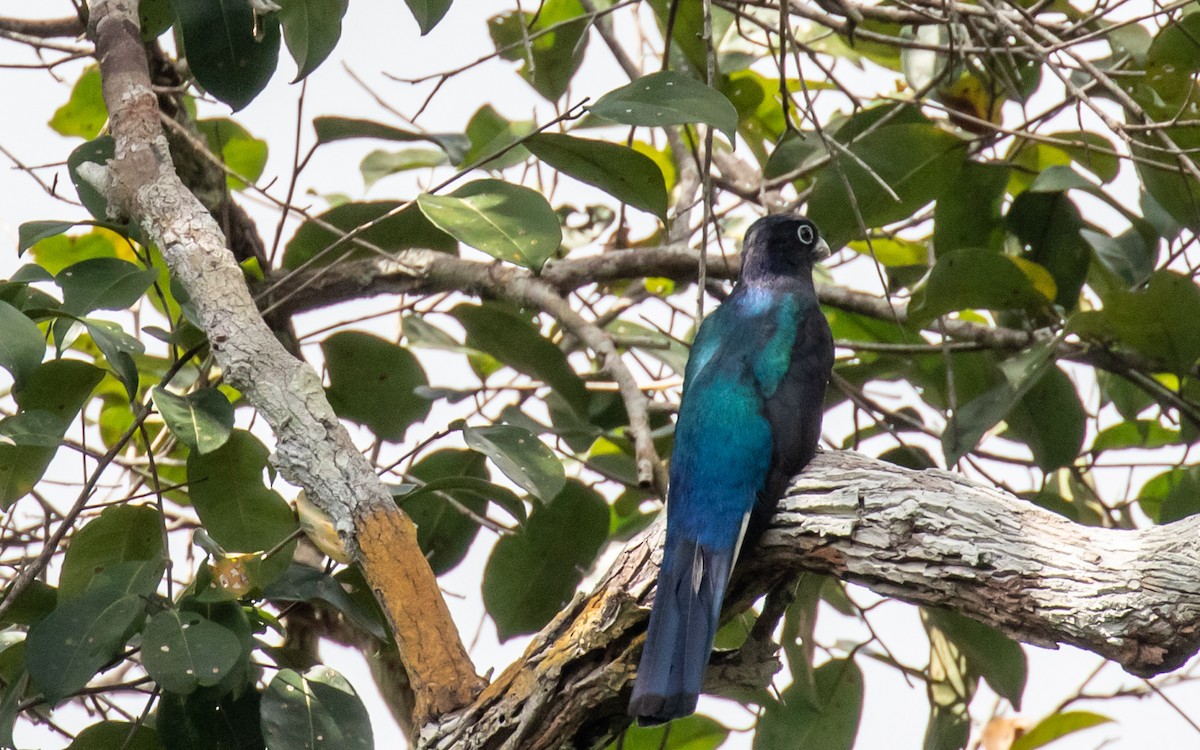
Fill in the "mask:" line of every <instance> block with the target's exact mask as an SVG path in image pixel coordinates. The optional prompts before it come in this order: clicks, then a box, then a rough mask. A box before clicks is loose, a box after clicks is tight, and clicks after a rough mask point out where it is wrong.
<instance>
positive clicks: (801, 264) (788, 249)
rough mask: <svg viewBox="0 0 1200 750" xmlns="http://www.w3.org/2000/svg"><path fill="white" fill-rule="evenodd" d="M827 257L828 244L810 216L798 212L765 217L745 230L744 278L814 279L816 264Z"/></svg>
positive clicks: (763, 279)
mask: <svg viewBox="0 0 1200 750" xmlns="http://www.w3.org/2000/svg"><path fill="white" fill-rule="evenodd" d="M828 257H829V245H827V244H825V240H823V239H821V233H820V232H818V231H817V227H816V225H815V224H813V223H812V222H811V221H809V220H808V219H806V218H804V217H803V216H797V215H796V214H775V215H774V216H764V217H763V218H761V219H759V220H758V221H756V222H754V223H753V224H751V225H750V229H749V230H747V231H746V240H745V242H744V243H743V246H742V281H746V282H751V283H753V282H755V281H770V280H772V279H776V278H798V279H809V280H811V279H812V268H813V264H814V263H816V262H817V261H819V260H821V259H822V258H828Z"/></svg>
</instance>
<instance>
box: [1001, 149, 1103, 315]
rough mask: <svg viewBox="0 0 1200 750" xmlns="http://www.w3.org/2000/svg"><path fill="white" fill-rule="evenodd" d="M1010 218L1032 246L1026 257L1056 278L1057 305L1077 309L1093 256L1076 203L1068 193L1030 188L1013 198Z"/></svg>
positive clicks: (1024, 241) (1019, 235) (1025, 242)
mask: <svg viewBox="0 0 1200 750" xmlns="http://www.w3.org/2000/svg"><path fill="white" fill-rule="evenodd" d="M1043 174H1047V173H1043ZM1089 185H1090V183H1089ZM1006 220H1007V222H1008V226H1009V228H1010V229H1012V231H1013V233H1014V234H1016V235H1017V238H1018V239H1019V240H1020V241H1021V244H1022V245H1023V246H1024V247H1026V248H1027V249H1028V252H1027V253H1026V255H1025V256H1024V257H1025V258H1027V259H1028V260H1031V261H1033V262H1034V263H1037V264H1038V265H1040V266H1042V267H1044V268H1045V269H1046V270H1048V271H1049V272H1050V274H1051V275H1052V276H1053V277H1054V283H1055V285H1056V287H1057V290H1058V294H1057V296H1056V297H1055V299H1054V302H1055V304H1058V305H1061V306H1062V307H1063V308H1064V309H1066V310H1073V309H1075V307H1077V306H1078V303H1079V293H1080V290H1082V288H1083V282H1084V279H1086V278H1087V271H1088V261H1089V259H1090V258H1091V253H1090V252H1089V247H1088V244H1087V243H1086V242H1085V241H1084V239H1083V237H1082V236H1081V235H1080V230H1081V229H1082V228H1083V218H1082V217H1081V216H1080V215H1079V210H1078V209H1077V208H1075V204H1074V203H1072V202H1071V199H1070V198H1068V197H1067V194H1066V193H1064V192H1046V193H1042V192H1035V191H1034V190H1027V191H1025V192H1023V193H1021V194H1020V195H1018V196H1017V197H1016V198H1015V199H1014V200H1013V203H1012V207H1010V208H1009V210H1008V215H1007V217H1006Z"/></svg>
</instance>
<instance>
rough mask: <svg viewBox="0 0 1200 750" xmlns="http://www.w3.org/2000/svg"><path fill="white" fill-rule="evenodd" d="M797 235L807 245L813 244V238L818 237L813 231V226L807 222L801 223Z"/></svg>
mask: <svg viewBox="0 0 1200 750" xmlns="http://www.w3.org/2000/svg"><path fill="white" fill-rule="evenodd" d="M796 236H797V237H799V238H800V241H801V242H803V243H804V244H805V245H811V244H812V243H813V240H815V239H816V235H815V233H814V232H813V228H812V227H810V226H809V225H807V224H801V225H800V228H799V229H797V230H796Z"/></svg>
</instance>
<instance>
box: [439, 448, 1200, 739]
mask: <svg viewBox="0 0 1200 750" xmlns="http://www.w3.org/2000/svg"><path fill="white" fill-rule="evenodd" d="M662 532H663V528H662V524H661V523H659V524H656V525H655V526H654V527H652V528H651V529H650V530H648V531H647V532H645V533H644V534H643V535H641V536H640V537H638V538H637V539H635V540H634V541H633V542H631V543H630V544H629V545H628V546H627V547H626V549H625V550H624V551H623V552H622V554H621V555H620V557H618V559H617V561H616V562H615V563H614V564H613V566H612V568H611V569H610V570H609V571H608V573H607V574H606V575H605V577H604V578H603V580H602V581H601V582H600V583H599V584H598V585H597V587H596V589H595V591H594V592H593V593H592V594H591V595H590V596H587V597H579V598H577V599H576V601H575V602H573V603H572V604H571V605H570V606H569V607H568V608H567V609H566V611H564V612H563V613H562V614H561V615H560V616H559V617H558V618H556V619H555V621H554V622H552V623H551V624H550V625H548V626H547V627H546V628H545V629H544V630H543V631H542V632H541V633H539V634H538V635H537V636H535V637H534V639H533V641H532V642H531V643H530V645H529V648H528V649H527V650H526V652H525V654H524V655H523V656H522V657H521V659H520V660H518V661H517V662H516V663H514V664H512V665H511V666H510V667H509V668H508V669H506V670H505V671H504V673H503V674H501V675H500V676H499V677H498V678H497V679H496V680H495V681H494V682H493V683H492V684H491V685H490V686H489V687H488V688H487V689H486V690H485V691H484V692H483V693H482V694H481V695H480V696H479V699H478V700H477V701H476V702H475V703H474V704H473V705H472V706H470V707H469V708H467V709H466V710H464V711H463V712H461V713H459V714H455V715H450V716H446V717H443V718H442V719H441V720H440V721H439V722H437V723H432V724H429V725H427V726H425V727H424V728H423V730H422V732H421V735H420V746H421V747H423V748H444V749H446V750H448V749H449V748H455V749H456V750H472V749H474V748H489V749H495V748H522V749H525V748H529V749H531V750H532V749H536V748H555V747H559V746H561V745H568V746H573V747H596V746H602V744H603V743H604V742H606V741H608V740H609V739H610V738H611V736H612V735H613V734H614V733H615V732H617V731H619V730H620V728H621V727H623V726H625V725H627V724H628V721H629V719H628V717H627V716H625V715H624V710H625V704H626V701H627V700H628V696H629V691H630V689H631V682H630V681H631V679H632V677H633V675H634V673H635V669H636V657H637V651H638V649H639V647H640V645H641V642H642V640H643V634H644V632H645V626H646V621H647V619H648V617H649V610H648V605H649V601H650V599H651V594H652V593H653V588H654V585H653V584H654V580H655V578H656V576H657V572H658V563H659V561H660V558H661V552H660V547H661V542H662ZM1197 560H1200V517H1193V518H1189V519H1186V520H1183V521H1179V522H1176V523H1173V524H1168V525H1166V526H1156V527H1152V528H1149V529H1145V530H1140V531H1129V530H1119V529H1101V528H1094V527H1085V526H1081V525H1079V524H1076V523H1073V522H1071V521H1068V520H1067V519H1065V518H1063V517H1061V516H1058V515H1056V514H1054V513H1051V512H1049V511H1046V510H1043V509H1041V508H1039V507H1037V506H1034V505H1032V504H1030V503H1028V502H1026V501H1024V500H1020V499H1018V498H1016V497H1014V496H1012V495H1009V494H1007V493H1004V492H1001V491H999V490H995V489H992V488H991V487H985V486H982V485H980V484H977V483H975V482H972V481H970V480H968V479H965V478H963V477H961V476H958V475H955V474H951V473H948V472H944V471H937V470H930V471H912V470H909V469H904V468H900V467H898V466H894V465H892V464H888V463H885V462H882V461H878V460H876V459H871V458H867V457H865V456H861V455H859V454H855V453H850V452H824V453H821V454H820V455H818V456H817V457H816V459H814V460H813V462H812V464H811V465H810V466H809V467H808V468H807V469H805V471H804V472H803V473H802V474H801V475H800V476H799V477H798V478H797V479H796V480H795V482H794V483H793V485H792V487H791V488H790V489H789V491H788V494H787V496H786V497H785V498H784V499H783V501H782V503H781V505H780V510H779V512H778V513H777V514H776V516H775V520H774V525H773V526H772V528H771V529H770V530H769V531H768V532H767V534H766V535H765V537H764V538H763V541H762V543H761V544H760V545H759V546H758V548H757V549H756V550H754V551H753V552H752V553H751V554H749V555H748V556H747V557H746V559H745V560H744V562H743V564H742V565H741V566H740V567H739V568H738V571H737V573H736V576H735V579H736V580H735V593H734V596H733V597H732V603H731V605H730V607H729V608H727V612H732V611H736V609H737V608H739V607H744V606H745V605H746V603H747V602H748V601H749V600H750V598H751V597H753V596H756V595H760V594H762V593H764V592H765V591H767V590H768V589H769V588H770V587H772V586H773V585H774V584H775V583H776V582H777V581H779V580H781V579H786V578H788V577H789V576H792V575H795V574H796V573H798V572H800V571H813V572H818V573H827V574H831V575H835V576H837V577H838V578H841V579H843V580H846V581H852V582H854V583H858V584H861V585H863V586H866V587H867V588H870V589H872V590H874V591H876V592H878V593H880V594H883V595H886V596H892V597H896V598H899V599H904V600H906V601H909V602H914V603H917V604H923V605H931V606H945V607H951V608H953V609H955V610H958V611H960V612H963V613H966V614H968V615H970V616H972V617H974V618H976V619H978V620H980V621H982V622H985V623H987V624H989V625H991V626H993V627H995V628H997V629H999V630H1001V631H1003V632H1005V633H1007V634H1008V635H1010V636H1012V637H1013V638H1016V639H1018V640H1021V641H1025V642H1027V643H1033V644H1037V645H1041V646H1051V647H1053V646H1055V645H1057V644H1059V643H1066V644H1071V645H1074V646H1078V647H1080V648H1084V649H1087V650H1089V651H1093V652H1095V653H1097V654H1100V655H1101V656H1104V657H1106V658H1108V659H1112V660H1114V661H1116V662H1118V663H1119V664H1121V665H1122V666H1123V667H1125V669H1127V670H1128V671H1130V672H1132V673H1134V674H1138V675H1143V676H1149V675H1154V674H1159V673H1162V672H1166V671H1169V670H1172V669H1174V668H1176V667H1178V666H1179V665H1181V664H1182V663H1183V662H1184V661H1186V660H1187V659H1188V658H1189V657H1190V656H1191V655H1193V654H1195V653H1196V651H1197V649H1200V572H1198V570H1197V568H1198V565H1197ZM714 673H715V674H714ZM714 677H715V678H716V680H715V681H714ZM720 678H721V674H720V670H710V674H709V684H707V685H706V689H710V690H717V691H719V690H720V689H721V679H720Z"/></svg>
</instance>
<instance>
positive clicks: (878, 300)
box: [268, 246, 1200, 424]
mask: <svg viewBox="0 0 1200 750" xmlns="http://www.w3.org/2000/svg"><path fill="white" fill-rule="evenodd" d="M698 265H699V254H698V253H697V252H696V251H694V250H690V249H687V248H683V247H675V246H665V247H654V248H636V249H631V250H613V251H609V252H605V253H601V254H598V255H587V256H579V257H573V258H564V259H561V260H553V261H550V262H549V263H547V264H546V267H545V268H544V269H543V271H542V273H541V275H540V276H537V277H536V278H537V280H538V281H541V282H543V283H544V284H548V285H550V286H551V287H554V288H556V289H557V290H558V291H560V292H563V293H565V292H570V291H573V290H575V289H579V288H580V287H584V286H587V285H588V284H597V283H599V284H603V283H606V282H612V281H626V280H630V279H638V278H645V277H652V276H653V277H667V278H672V279H676V280H679V281H694V280H695V279H696V274H697V268H698ZM740 268H741V259H740V257H739V256H737V255H730V256H727V257H724V258H721V257H715V256H714V257H712V258H710V259H709V261H708V275H709V277H710V278H715V279H734V278H736V277H737V274H738V270H739V269H740ZM534 278H535V277H534V275H533V274H532V272H530V271H529V270H527V269H524V268H518V267H516V266H509V265H502V264H498V263H487V262H482V261H475V260H467V259H464V258H459V257H457V256H454V255H450V254H447V253H439V252H435V251H432V250H405V251H403V252H400V253H398V254H396V256H395V258H394V259H391V260H382V259H379V258H371V259H367V260H361V261H348V262H341V263H339V264H338V265H337V266H335V267H332V268H330V267H326V268H318V269H315V270H310V271H301V272H296V273H291V274H287V275H286V276H276V277H273V278H271V279H268V283H269V286H270V287H271V289H272V299H273V300H274V301H273V302H272V304H271V311H270V314H271V315H279V316H283V315H294V314H297V313H300V312H305V311H309V310H315V309H319V308H321V307H326V306H329V305H334V304H338V303H340V302H345V301H348V300H353V299H362V298H364V297H370V296H372V295H381V294H432V293H436V292H449V291H461V292H466V293H468V294H476V295H481V296H494V297H510V296H511V295H509V294H508V293H507V290H508V289H509V288H510V285H512V284H520V283H524V281H525V280H528V279H534ZM817 294H818V296H819V297H820V299H821V302H822V304H825V305H828V306H830V307H834V308H837V309H839V310H846V311H847V312H853V313H858V314H860V315H866V316H868V317H872V318H877V319H879V320H890V321H896V322H897V323H903V322H905V321H907V319H908V312H907V306H906V304H905V303H904V302H897V301H893V300H888V299H885V298H883V297H877V296H875V295H872V294H866V293H863V292H856V291H853V290H850V289H847V288H845V287H841V286H836V285H832V284H818V285H817ZM931 330H937V331H939V332H943V333H945V334H946V335H948V336H950V337H951V338H952V339H955V340H958V341H970V342H974V343H977V344H980V345H982V346H985V347H988V348H993V349H1011V350H1021V349H1025V348H1027V347H1029V346H1030V345H1031V344H1033V343H1035V342H1037V341H1038V340H1039V339H1050V338H1054V337H1055V333H1054V332H1053V331H1051V330H1048V329H1047V330H1043V331H1038V332H1027V331H1019V330H1017V329H1014V328H1005V327H1003V326H987V325H982V324H979V323H973V322H970V321H965V320H958V319H954V318H941V319H939V320H937V321H935V324H934V325H933V326H932V327H931ZM1055 346H1056V348H1057V353H1056V356H1057V357H1058V358H1059V359H1065V360H1069V361H1073V362H1081V363H1084V364H1088V365H1091V366H1093V367H1098V368H1100V369H1102V370H1105V371H1107V372H1113V373H1116V374H1120V375H1129V374H1130V373H1131V372H1136V373H1154V372H1159V371H1161V370H1162V369H1163V368H1162V367H1161V366H1160V365H1158V363H1155V362H1151V361H1149V360H1147V359H1145V358H1144V357H1141V356H1139V355H1138V354H1136V353H1134V352H1129V351H1115V350H1112V349H1108V348H1104V347H1100V346H1095V345H1091V344H1088V343H1083V342H1072V341H1066V340H1059V341H1058V342H1057V343H1056V344H1055ZM1197 374H1200V370H1198V371H1197ZM1140 384H1141V383H1139V385H1140ZM1147 385H1148V386H1149V389H1150V390H1151V395H1152V396H1154V397H1155V398H1156V399H1158V400H1160V402H1161V403H1163V405H1164V406H1166V407H1169V408H1181V407H1182V410H1183V411H1184V412H1185V413H1186V414H1187V415H1188V416H1189V417H1192V418H1193V419H1195V420H1196V422H1197V424H1200V418H1197V415H1195V414H1193V413H1192V411H1191V409H1190V405H1189V404H1180V403H1179V399H1178V398H1174V399H1172V398H1171V396H1172V394H1171V393H1170V392H1169V391H1166V392H1164V390H1163V389H1161V388H1158V389H1156V388H1154V387H1153V384H1147Z"/></svg>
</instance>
